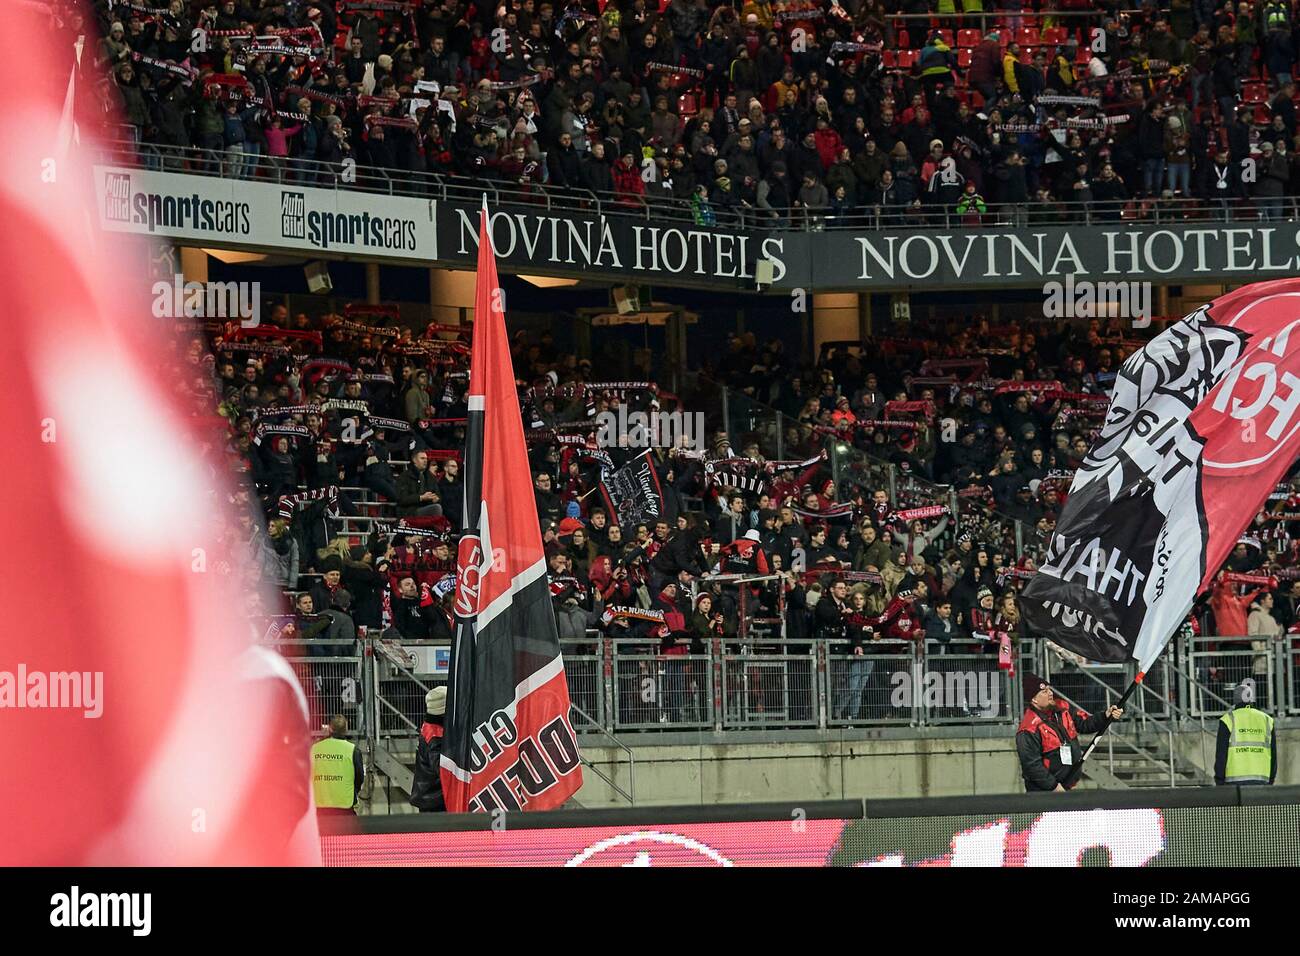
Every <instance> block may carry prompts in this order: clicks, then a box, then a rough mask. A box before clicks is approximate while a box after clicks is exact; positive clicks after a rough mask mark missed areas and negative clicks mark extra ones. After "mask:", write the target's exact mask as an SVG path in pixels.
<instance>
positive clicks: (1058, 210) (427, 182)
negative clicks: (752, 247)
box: [97, 138, 1300, 235]
mask: <svg viewBox="0 0 1300 956" xmlns="http://www.w3.org/2000/svg"><path fill="white" fill-rule="evenodd" d="M97 154H98V157H99V158H100V159H101V160H102V161H104V162H106V163H110V164H112V165H115V166H123V167H135V168H139V169H145V170H154V171H161V172H167V173H182V174H188V175H193V176H205V177H216V178H220V179H224V180H226V181H228V182H230V181H235V180H244V181H259V182H266V183H276V184H288V185H293V186H299V187H302V186H308V187H316V188H323V189H334V190H342V191H348V192H368V193H376V194H380V195H388V196H406V197H411V198H414V199H419V200H430V199H434V200H439V201H443V202H460V203H464V204H467V205H473V204H476V203H478V202H480V201H481V200H482V197H483V196H484V195H485V194H486V195H487V196H488V197H489V201H490V203H491V205H492V208H494V209H496V208H498V207H501V206H510V207H514V208H516V209H519V210H531V211H534V212H536V211H540V210H545V212H546V213H547V214H556V215H565V214H578V213H591V214H595V215H596V216H597V217H599V218H604V217H617V218H618V219H628V220H634V221H646V222H651V221H654V222H676V223H680V224H689V225H694V226H701V225H708V226H713V225H716V226H722V227H730V228H737V229H741V230H744V231H746V232H752V233H754V234H759V235H761V234H764V233H779V232H782V231H792V232H825V231H837V230H845V231H854V232H866V231H878V230H886V229H914V228H922V229H926V228H929V229H937V228H944V229H955V228H960V229H964V230H969V229H977V228H994V227H1005V228H1017V229H1019V228H1025V227H1029V226H1071V227H1076V228H1077V227H1086V226H1108V225H1111V224H1120V223H1130V222H1141V223H1148V224H1153V225H1156V224H1174V225H1177V224H1181V223H1186V222H1198V223H1207V224H1209V223H1229V222H1262V221H1281V220H1288V221H1294V220H1296V219H1297V218H1300V201H1298V200H1297V198H1296V197H1294V196H1277V197H1271V196H1252V197H1248V198H1239V199H1215V200H1202V199H1198V198H1193V197H1181V196H1180V197H1173V198H1168V199H1158V200H1157V199H1146V200H1136V199H1121V200H1093V201H1083V202H1079V201H1074V200H1061V201H1037V200H1035V201H1031V202H1023V203H997V202H988V203H985V204H984V206H983V208H982V209H979V210H978V211H977V210H976V209H966V208H965V207H963V209H962V211H958V207H957V205H956V204H952V205H945V206H936V205H927V206H921V207H916V206H912V205H905V206H904V205H896V204H885V205H872V204H861V205H857V206H854V207H853V208H852V210H850V211H846V212H843V213H837V212H833V211H832V210H831V209H830V208H829V207H808V206H802V205H797V206H788V207H763V208H757V207H751V206H747V205H745V206H733V207H729V208H728V207H717V208H714V207H712V206H711V205H710V204H707V203H706V204H705V205H704V208H701V207H700V206H699V205H698V204H696V203H693V202H692V201H690V200H686V199H678V198H674V197H670V196H666V195H665V196H660V195H658V194H656V195H654V196H651V197H646V196H640V195H637V194H635V193H627V192H623V193H619V192H604V191H591V190H587V189H581V188H575V187H570V186H557V185H554V184H549V183H546V182H545V181H543V182H540V183H532V184H527V185H518V184H515V183H511V182H508V181H505V180H495V179H484V178H482V177H470V176H461V175H457V174H453V173H427V172H419V171H415V170H404V169H393V168H387V167H381V166H372V165H369V164H365V163H361V164H358V163H356V162H353V161H350V160H349V161H343V162H338V163H331V162H322V161H319V160H314V159H305V158H302V157H278V156H267V155H262V154H261V153H255V152H247V153H246V152H243V149H242V147H239V146H236V147H231V148H228V149H220V150H213V149H203V148H200V147H193V146H173V145H169V144H163V143H152V142H147V141H137V140H136V139H135V138H127V139H122V140H117V141H112V142H106V143H101V144H98V146H97ZM541 169H542V170H543V171H544V172H545V171H546V170H547V164H546V163H545V162H543V163H542V164H541ZM706 210H707V211H706Z"/></svg>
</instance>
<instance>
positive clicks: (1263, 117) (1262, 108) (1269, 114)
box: [1254, 104, 1273, 126]
mask: <svg viewBox="0 0 1300 956" xmlns="http://www.w3.org/2000/svg"><path fill="white" fill-rule="evenodd" d="M1272 122H1273V111H1272V110H1270V109H1269V108H1268V106H1267V105H1264V104H1260V105H1259V106H1256V107H1255V116H1254V123H1255V125H1256V126H1267V125H1268V124H1269V123H1272Z"/></svg>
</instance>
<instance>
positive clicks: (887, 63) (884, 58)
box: [880, 50, 898, 70]
mask: <svg viewBox="0 0 1300 956" xmlns="http://www.w3.org/2000/svg"><path fill="white" fill-rule="evenodd" d="M880 63H881V65H882V66H883V67H884V68H885V69H886V70H892V69H894V67H896V66H898V54H897V53H895V52H894V51H893V50H882V51H881V53H880Z"/></svg>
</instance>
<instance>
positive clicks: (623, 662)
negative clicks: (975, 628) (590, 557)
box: [565, 638, 1021, 734]
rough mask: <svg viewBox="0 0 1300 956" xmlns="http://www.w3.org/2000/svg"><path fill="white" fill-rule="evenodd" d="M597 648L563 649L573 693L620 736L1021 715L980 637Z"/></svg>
mask: <svg viewBox="0 0 1300 956" xmlns="http://www.w3.org/2000/svg"><path fill="white" fill-rule="evenodd" d="M574 643H575V644H576V643H577V642H574ZM587 643H588V644H590V642H587ZM597 643H598V644H599V648H598V649H597V650H595V651H594V652H591V651H588V652H587V653H582V654H575V653H573V649H572V648H566V651H565V668H566V671H568V673H569V687H570V694H571V695H572V696H575V701H574V702H575V703H577V699H576V695H577V694H579V693H580V694H582V695H583V700H584V701H586V702H587V703H584V704H583V705H582V707H583V710H584V711H585V712H586V713H588V714H602V715H603V716H604V720H605V724H604V729H606V730H608V731H612V732H614V733H620V734H621V733H625V732H644V731H726V730H798V729H823V730H824V729H827V728H847V727H858V726H862V727H865V726H889V725H902V726H913V727H916V726H924V725H935V724H945V723H997V722H1002V723H1006V722H1013V721H1015V720H1018V719H1019V716H1020V710H1021V708H1020V699H1019V693H1018V692H1017V691H1016V690H1015V689H1014V687H1013V686H1012V684H1013V680H1012V679H1011V678H1010V676H1009V675H1008V673H1007V672H1006V671H1004V670H1001V669H1000V668H999V667H998V658H997V655H996V654H995V653H984V649H985V644H984V642H982V641H976V640H955V641H952V642H950V643H949V644H947V645H940V644H939V643H938V642H928V643H926V644H921V643H917V642H911V641H888V640H880V641H874V642H872V645H871V646H870V648H868V649H864V651H863V652H862V653H855V652H853V651H852V650H851V649H850V645H849V644H848V643H847V642H843V641H826V640H799V641H794V640H780V639H772V640H763V641H756V642H749V643H738V642H735V641H732V640H724V639H722V638H716V639H714V640H712V641H711V642H709V643H708V644H707V645H706V646H705V649H704V652H703V653H687V654H664V653H660V652H659V650H658V648H657V647H655V646H653V645H647V644H646V643H645V642H644V641H637V640H635V639H621V638H620V639H614V638H598V639H597ZM597 663H599V665H600V666H599V668H597V666H596V665H597Z"/></svg>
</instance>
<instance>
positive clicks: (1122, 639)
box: [1021, 279, 1300, 673]
mask: <svg viewBox="0 0 1300 956" xmlns="http://www.w3.org/2000/svg"><path fill="white" fill-rule="evenodd" d="M1297 447H1300V280H1294V279H1290V280H1281V281H1276V282H1264V283H1258V284H1255V285H1250V286H1246V287H1244V288H1242V289H1238V290H1237V291H1236V292H1232V293H1230V294H1228V295H1225V296H1221V297H1220V298H1218V299H1215V300H1214V301H1213V302H1210V303H1209V304H1208V305H1205V306H1202V307H1201V308H1199V309H1197V310H1196V311H1195V312H1193V313H1192V314H1191V315H1188V316H1187V317H1186V318H1184V319H1183V320H1182V321H1180V322H1177V323H1174V324H1172V325H1171V326H1170V327H1169V328H1168V329H1166V330H1165V331H1164V332H1163V333H1161V334H1160V335H1158V336H1156V337H1155V338H1154V339H1152V340H1151V341H1150V342H1148V343H1147V345H1146V346H1145V347H1144V348H1143V349H1142V350H1141V351H1139V352H1135V353H1134V354H1132V355H1131V356H1129V358H1128V359H1127V360H1126V361H1125V362H1124V365H1123V367H1122V369H1121V370H1120V373H1119V375H1118V377H1117V378H1116V380H1115V387H1114V391H1113V394H1112V396H1111V404H1110V409H1109V412H1108V414H1107V417H1106V422H1105V425H1104V427H1103V428H1102V430H1101V434H1100V435H1099V436H1098V437H1097V440H1096V443H1095V444H1094V445H1093V447H1092V449H1091V450H1090V451H1089V452H1088V456H1087V458H1086V459H1085V460H1084V462H1083V465H1082V466H1081V467H1080V468H1079V469H1078V471H1077V473H1076V474H1075V477H1074V481H1073V483H1072V484H1071V485H1070V495H1069V498H1068V499H1067V501H1066V504H1065V507H1064V509H1063V510H1062V512H1061V518H1060V520H1059V521H1058V522H1057V525H1056V530H1055V533H1054V534H1053V535H1052V538H1051V541H1050V543H1049V545H1048V552H1047V555H1046V559H1045V561H1044V563H1043V564H1042V565H1041V566H1040V567H1039V569H1038V571H1039V573H1038V574H1037V575H1036V576H1035V577H1034V578H1033V580H1031V581H1030V582H1029V584H1028V586H1026V588H1025V590H1024V592H1023V594H1022V602H1021V607H1022V610H1023V613H1024V616H1025V620H1026V623H1027V624H1028V625H1029V627H1030V628H1031V629H1032V630H1033V631H1034V632H1036V633H1037V634H1038V635H1039V636H1043V637H1047V638H1050V639H1051V640H1053V641H1056V642H1057V643H1059V644H1061V645H1063V646H1065V647H1067V648H1069V649H1070V650H1072V651H1075V652H1077V653H1079V654H1082V655H1083V656H1084V657H1087V658H1090V659H1092V660H1097V661H1125V660H1135V661H1137V662H1138V668H1139V670H1140V671H1141V672H1143V673H1145V672H1146V670H1147V669H1148V668H1149V667H1150V665H1151V663H1152V662H1153V661H1154V660H1155V659H1156V658H1157V657H1158V656H1159V655H1160V652H1161V651H1162V650H1163V649H1164V646H1165V644H1166V643H1167V642H1168V641H1169V638H1170V637H1171V636H1172V635H1173V633H1174V632H1175V631H1176V630H1177V628H1178V627H1179V625H1180V624H1181V623H1182V622H1183V620H1184V619H1185V618H1186V616H1187V613H1188V611H1190V610H1191V607H1192V601H1193V600H1194V599H1195V597H1196V595H1197V593H1198V592H1199V591H1201V590H1203V589H1204V588H1206V587H1207V586H1208V585H1209V583H1210V581H1211V579H1212V578H1213V577H1214V575H1215V573H1216V572H1217V571H1218V570H1219V568H1220V566H1221V565H1222V563H1223V561H1224V560H1225V559H1226V557H1227V555H1228V553H1229V551H1231V550H1232V547H1233V545H1235V544H1236V543H1237V538H1238V536H1240V534H1241V532H1242V530H1243V529H1244V528H1245V527H1246V525H1247V524H1248V523H1249V522H1250V520H1251V518H1252V517H1253V516H1254V515H1255V513H1256V511H1257V510H1258V509H1259V507H1260V505H1261V504H1262V503H1263V502H1264V501H1265V500H1266V499H1267V497H1268V495H1269V492H1271V491H1273V489H1274V486H1275V485H1276V484H1277V481H1278V479H1279V478H1280V477H1282V475H1283V474H1285V472H1286V471H1287V470H1288V469H1289V468H1290V467H1291V465H1292V464H1293V463H1294V462H1295V460H1296V454H1297Z"/></svg>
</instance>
